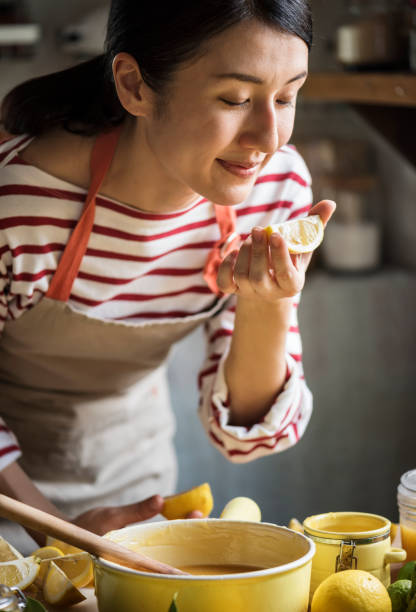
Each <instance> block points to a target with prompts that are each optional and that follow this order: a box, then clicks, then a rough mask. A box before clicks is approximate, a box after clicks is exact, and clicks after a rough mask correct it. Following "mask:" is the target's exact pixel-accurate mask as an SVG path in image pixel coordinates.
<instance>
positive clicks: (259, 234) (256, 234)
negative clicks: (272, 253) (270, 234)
mask: <svg viewBox="0 0 416 612" xmlns="http://www.w3.org/2000/svg"><path fill="white" fill-rule="evenodd" d="M251 235H252V236H253V241H254V242H258V243H260V242H263V229H262V228H261V227H254V228H253V230H252V232H251Z"/></svg>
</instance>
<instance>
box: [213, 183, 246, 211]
mask: <svg viewBox="0 0 416 612" xmlns="http://www.w3.org/2000/svg"><path fill="white" fill-rule="evenodd" d="M253 186H254V183H253V185H251V186H250V187H245V188H244V189H241V188H240V189H224V190H218V189H210V190H209V192H208V190H207V193H206V194H204V197H205V198H207V200H210V201H211V202H214V204H219V205H221V206H236V205H237V204H241V203H242V202H244V200H245V199H246V198H248V196H249V195H250V193H251V190H252V189H253Z"/></svg>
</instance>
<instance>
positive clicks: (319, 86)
mask: <svg viewBox="0 0 416 612" xmlns="http://www.w3.org/2000/svg"><path fill="white" fill-rule="evenodd" d="M301 96H302V98H303V99H304V100H316V101H321V102H354V103H357V104H375V105H383V106H407V107H416V74H406V73H388V72H387V73H373V72H317V73H311V74H310V75H309V77H308V79H307V81H306V83H305V85H304V86H303V88H302V90H301Z"/></svg>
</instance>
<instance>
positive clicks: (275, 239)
mask: <svg viewBox="0 0 416 612" xmlns="http://www.w3.org/2000/svg"><path fill="white" fill-rule="evenodd" d="M280 240H281V236H280V234H278V233H276V232H273V234H272V235H271V236H270V242H271V243H272V245H273V246H275V247H278V246H279V245H280Z"/></svg>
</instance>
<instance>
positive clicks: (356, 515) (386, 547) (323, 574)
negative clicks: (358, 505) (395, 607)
mask: <svg viewBox="0 0 416 612" xmlns="http://www.w3.org/2000/svg"><path fill="white" fill-rule="evenodd" d="M303 527H304V533H305V535H307V536H308V537H310V538H311V539H312V540H313V541H314V542H315V545H316V554H315V557H314V559H313V563H312V578H311V596H312V595H313V593H314V592H315V590H316V588H317V587H318V585H319V584H320V583H321V582H322V581H323V580H324V579H325V578H327V576H329V575H330V574H333V573H335V572H338V571H342V570H345V569H360V570H365V571H367V572H370V573H371V574H373V575H374V576H376V577H377V578H378V579H379V580H381V582H382V583H383V584H384V586H386V587H388V586H389V584H390V563H400V562H401V561H404V560H405V559H406V551H405V550H403V549H402V548H392V546H391V539H390V530H391V523H390V521H389V520H388V519H386V518H384V517H383V516H379V515H378V514H368V513H366V512H327V513H325V514H317V515H315V516H309V517H308V518H306V519H305V520H304V521H303Z"/></svg>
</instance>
